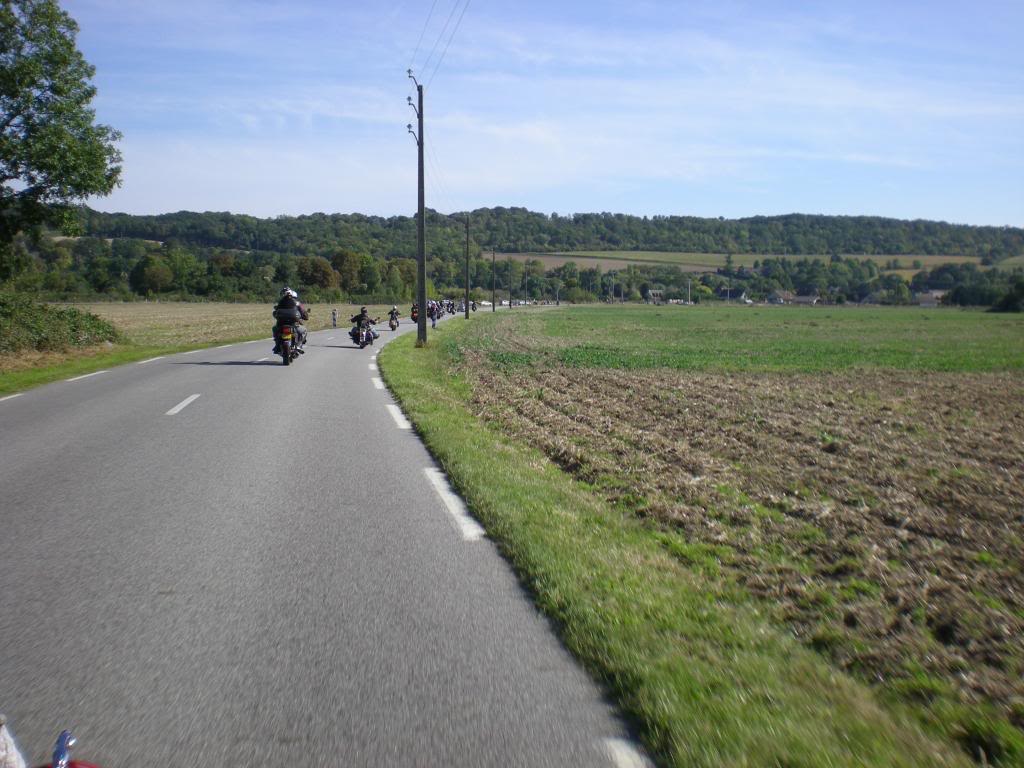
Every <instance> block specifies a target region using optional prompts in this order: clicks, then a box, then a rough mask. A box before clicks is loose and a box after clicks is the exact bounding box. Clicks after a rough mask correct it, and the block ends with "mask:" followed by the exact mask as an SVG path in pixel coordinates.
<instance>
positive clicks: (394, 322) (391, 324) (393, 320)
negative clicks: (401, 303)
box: [388, 317, 398, 331]
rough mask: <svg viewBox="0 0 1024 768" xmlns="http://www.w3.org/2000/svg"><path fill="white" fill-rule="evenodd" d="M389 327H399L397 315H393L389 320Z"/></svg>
mask: <svg viewBox="0 0 1024 768" xmlns="http://www.w3.org/2000/svg"><path fill="white" fill-rule="evenodd" d="M388 328H390V329H391V330H392V331H393V330H395V329H397V328H398V318H397V317H392V318H391V319H390V320H388Z"/></svg>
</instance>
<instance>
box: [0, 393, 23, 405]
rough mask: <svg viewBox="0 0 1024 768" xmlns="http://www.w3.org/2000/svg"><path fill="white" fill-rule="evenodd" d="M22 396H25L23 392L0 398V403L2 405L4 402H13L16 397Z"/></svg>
mask: <svg viewBox="0 0 1024 768" xmlns="http://www.w3.org/2000/svg"><path fill="white" fill-rule="evenodd" d="M23 394H25V393H24V392H19V393H18V394H16V395H8V396H7V397H0V403H2V402H3V401H4V400H13V399H14V398H16V397H21V396H22V395H23Z"/></svg>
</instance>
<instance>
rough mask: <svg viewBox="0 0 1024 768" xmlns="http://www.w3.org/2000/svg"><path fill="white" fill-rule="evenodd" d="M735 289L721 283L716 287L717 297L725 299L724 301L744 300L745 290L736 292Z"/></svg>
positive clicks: (745, 298)
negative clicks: (719, 286) (720, 285)
mask: <svg viewBox="0 0 1024 768" xmlns="http://www.w3.org/2000/svg"><path fill="white" fill-rule="evenodd" d="M737 290H738V289H735V288H730V287H729V286H725V285H723V286H722V287H721V288H719V289H718V298H720V299H725V300H726V301H746V300H747V292H746V291H742V290H741V291H739V292H737Z"/></svg>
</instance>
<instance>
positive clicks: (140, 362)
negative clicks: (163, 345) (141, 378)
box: [136, 355, 164, 365]
mask: <svg viewBox="0 0 1024 768" xmlns="http://www.w3.org/2000/svg"><path fill="white" fill-rule="evenodd" d="M163 359H164V355H160V357H151V358H149V360H140V361H139V362H137V363H136V365H145V364H146V363H152V362H153V361H154V360H163Z"/></svg>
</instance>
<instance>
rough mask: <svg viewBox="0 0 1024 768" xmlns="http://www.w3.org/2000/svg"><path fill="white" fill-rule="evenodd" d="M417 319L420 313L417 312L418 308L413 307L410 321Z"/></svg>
mask: <svg viewBox="0 0 1024 768" xmlns="http://www.w3.org/2000/svg"><path fill="white" fill-rule="evenodd" d="M419 319H420V313H419V310H418V309H414V310H413V311H412V321H413V322H414V323H415V322H416V321H417V320H419Z"/></svg>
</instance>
